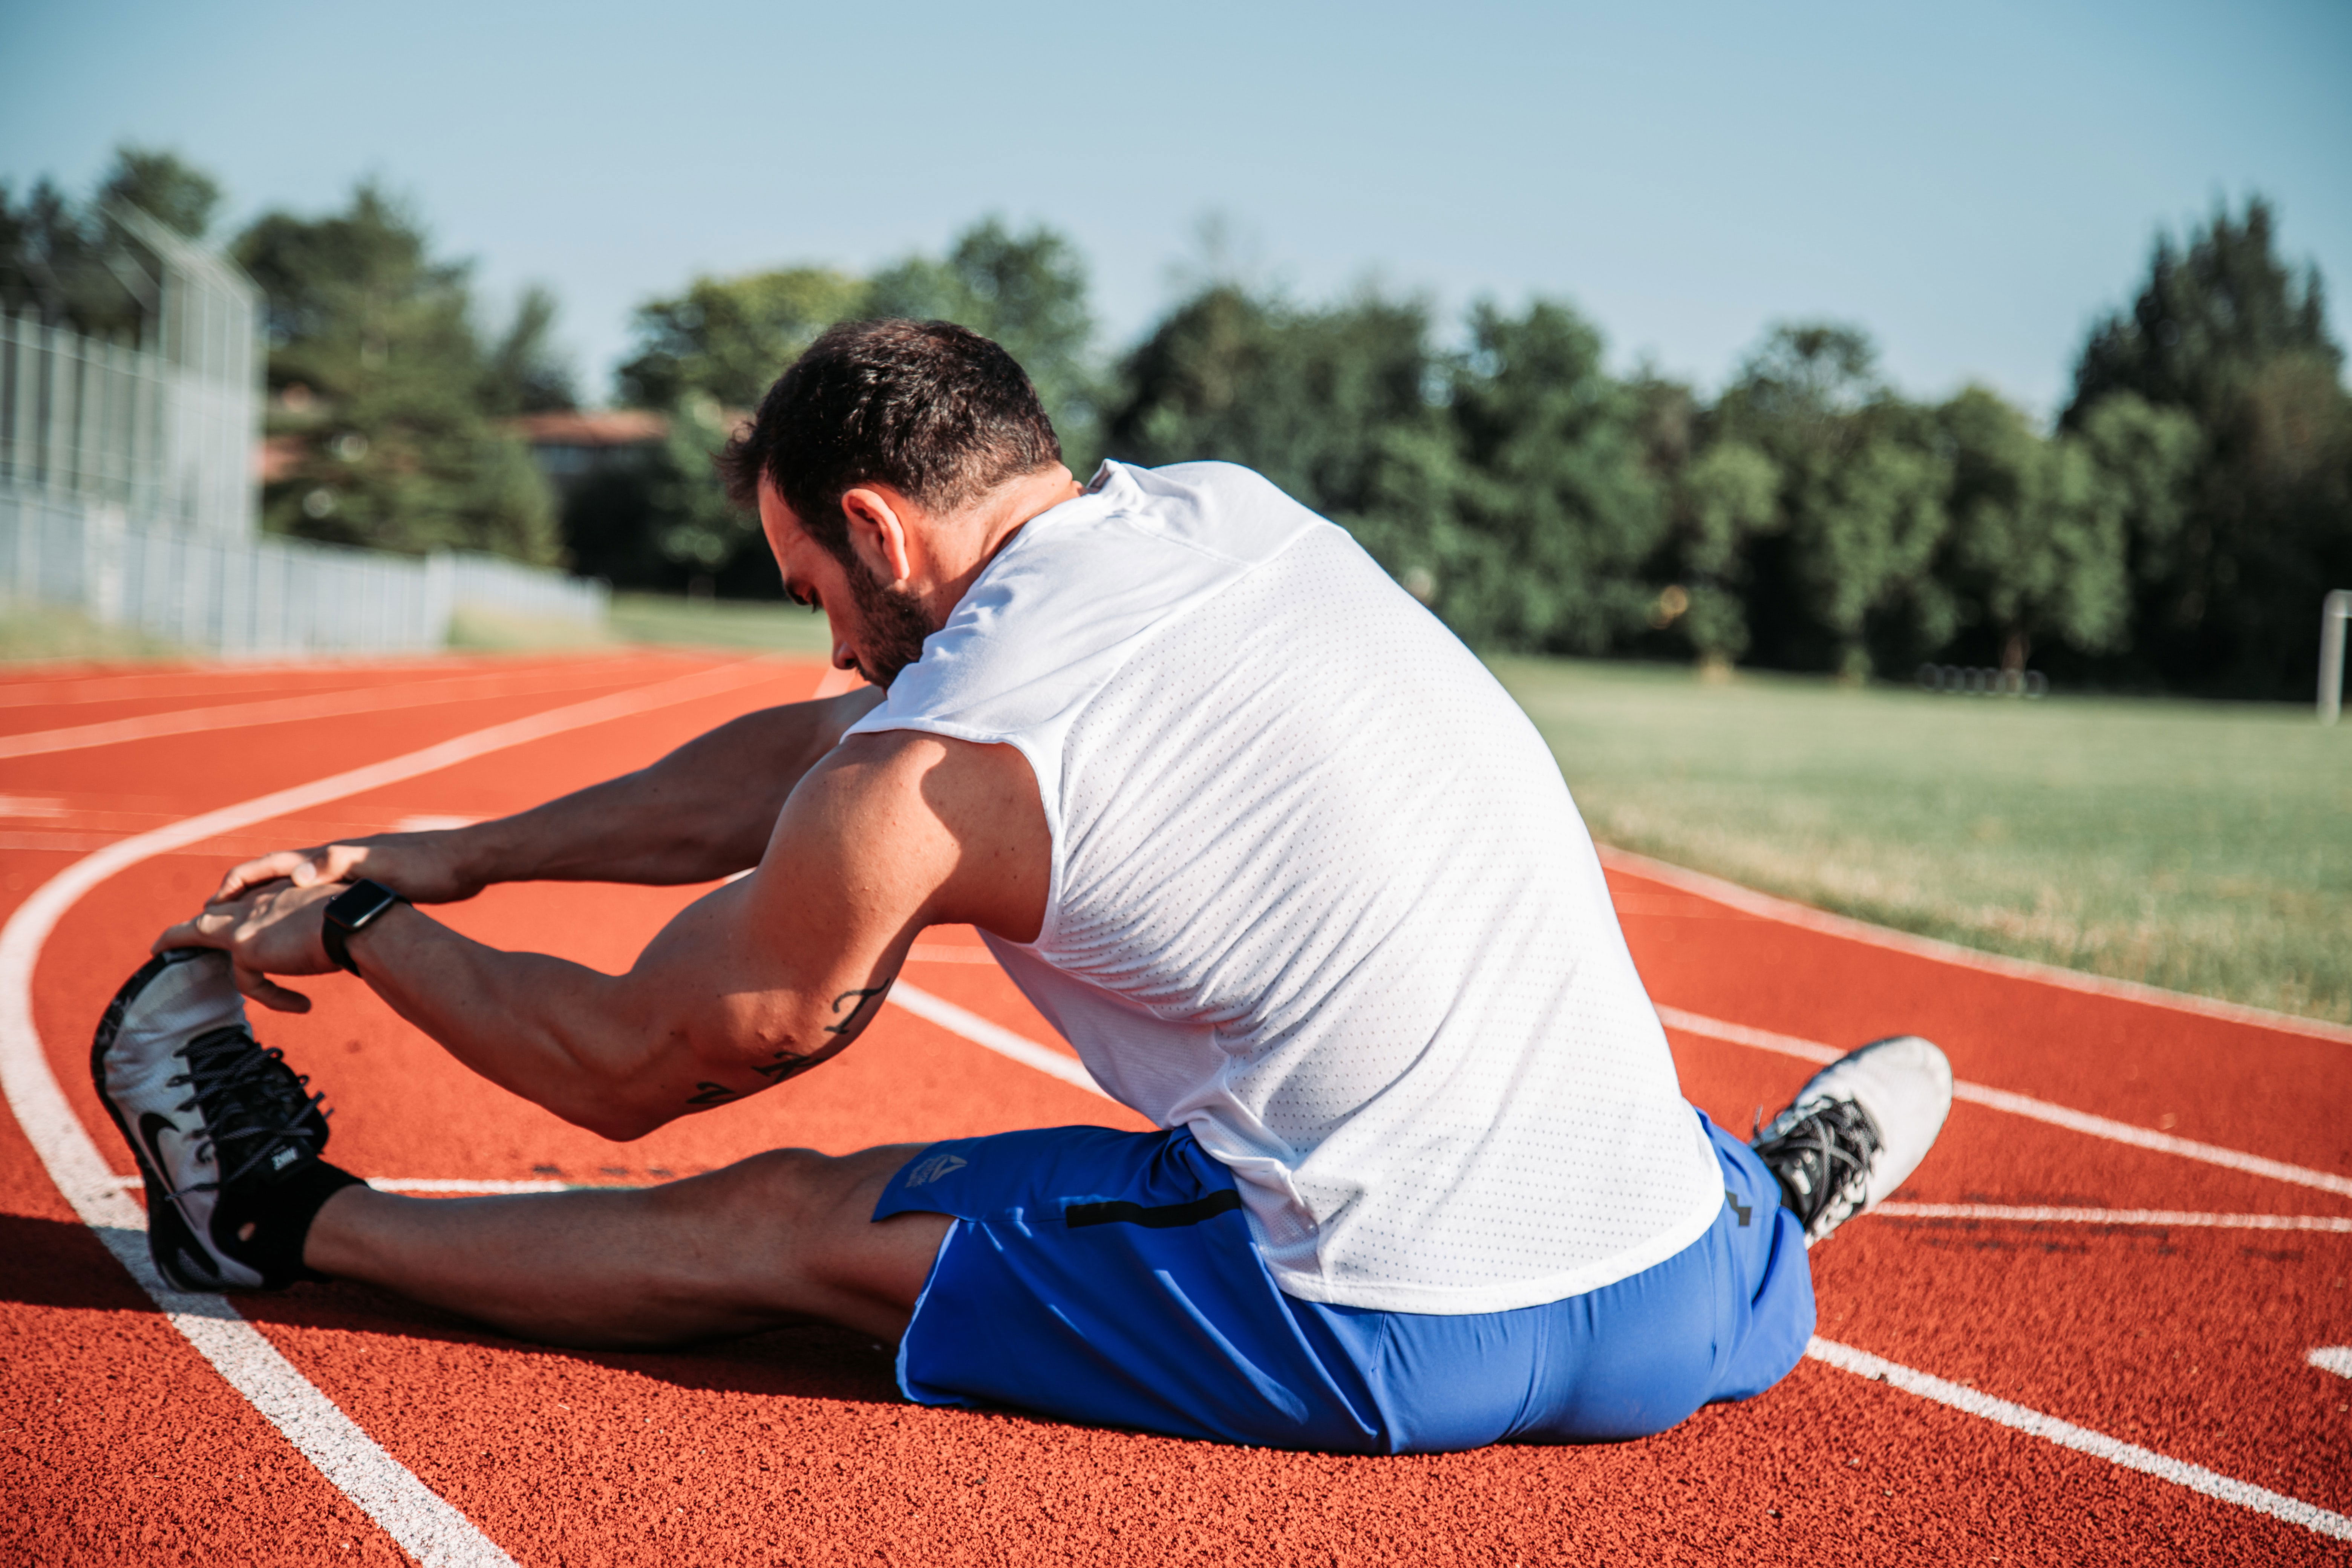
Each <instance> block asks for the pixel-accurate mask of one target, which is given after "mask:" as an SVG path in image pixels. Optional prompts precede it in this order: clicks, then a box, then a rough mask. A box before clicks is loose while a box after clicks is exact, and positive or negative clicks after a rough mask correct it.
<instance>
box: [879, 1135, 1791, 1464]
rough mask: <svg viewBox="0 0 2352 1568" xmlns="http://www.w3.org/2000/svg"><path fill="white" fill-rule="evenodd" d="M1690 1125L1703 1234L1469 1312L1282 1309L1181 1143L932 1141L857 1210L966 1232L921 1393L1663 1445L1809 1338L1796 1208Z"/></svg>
mask: <svg viewBox="0 0 2352 1568" xmlns="http://www.w3.org/2000/svg"><path fill="white" fill-rule="evenodd" d="M1693 1114H1695V1115H1697V1114H1698V1113H1697V1112H1696V1111H1694V1112H1693ZM1699 1120H1700V1122H1701V1123H1702V1125H1705V1126H1706V1131H1707V1134H1708V1136H1709V1137H1710V1138H1711V1139H1712V1140H1713V1141H1714V1144H1715V1151H1716V1157H1717V1160H1718V1161H1719V1162H1720V1163H1721V1164H1722V1167H1723V1186H1724V1205H1723V1211H1722V1213H1721V1214H1719V1215H1717V1218H1716V1222H1715V1224H1714V1226H1711V1227H1710V1228H1709V1229H1708V1231H1707V1233H1706V1235H1705V1236H1703V1237H1700V1238H1699V1239H1698V1240H1697V1241H1696V1242H1694V1243H1692V1244H1691V1246H1689V1247H1686V1248H1685V1249H1684V1250H1683V1251H1682V1252H1679V1253H1677V1254H1675V1256H1674V1257H1673V1258H1668V1259H1667V1260H1666V1261H1664V1263H1661V1264H1658V1265H1657V1266H1656V1267H1654V1268H1649V1269H1647V1270H1644V1271H1643V1272H1642V1273H1640V1274H1636V1275H1634V1276H1633V1277H1632V1278H1631V1279H1621V1280H1619V1281H1618V1282H1617V1283H1616V1284H1614V1285H1610V1286H1606V1287H1603V1288H1602V1289H1598V1290H1593V1291H1590V1292H1588V1293H1586V1294H1584V1295H1581V1296H1571V1297H1569V1298H1568V1299H1567V1300H1560V1301H1553V1302H1550V1303H1549V1304H1547V1305H1544V1306H1539V1307H1522V1308H1519V1309H1517V1310H1514V1311H1507V1312H1483V1313H1476V1314H1471V1315H1465V1316H1440V1315H1435V1314H1430V1313H1421V1312H1381V1311H1372V1310H1366V1309H1363V1308H1358V1307H1338V1306H1328V1305H1324V1304H1322V1303H1319V1302H1314V1301H1301V1300H1295V1299H1294V1298H1292V1297H1289V1296H1286V1295H1284V1294H1283V1293H1282V1292H1281V1291H1280V1290H1278V1289H1276V1288H1275V1284H1274V1279H1273V1277H1272V1276H1271V1275H1269V1274H1268V1273H1267V1272H1266V1268H1265V1263H1264V1262H1263V1261H1262V1260H1261V1259H1260V1258H1259V1256H1258V1250H1257V1245H1256V1243H1255V1241H1253V1240H1252V1239H1251V1237H1250V1230H1249V1222H1248V1219H1247V1217H1246V1216H1245V1215H1244V1214H1243V1213H1242V1204H1241V1194H1239V1193H1237V1192H1236V1191H1234V1179H1233V1176H1232V1174H1231V1173H1229V1172H1227V1171H1226V1169H1225V1168H1224V1167H1223V1165H1221V1164H1219V1163H1217V1162H1216V1161H1215V1160H1213V1159H1211V1158H1210V1157H1209V1156H1208V1155H1207V1154H1206V1153H1204V1152H1202V1150H1201V1148H1200V1146H1199V1145H1198V1144H1197V1143H1195V1142H1193V1140H1192V1134H1191V1133H1190V1132H1189V1131H1182V1130H1181V1129H1180V1130H1178V1131H1168V1132H1120V1131H1112V1130H1111V1129H1108V1128H1103V1127H1046V1128H1039V1129H1037V1130H1035V1131H1024V1132H1005V1133H1000V1134H998V1135H996V1136H994V1137H991V1138H959V1139H952V1140H950V1141H949V1142H942V1143H934V1144H932V1145H931V1146H930V1147H929V1149H926V1150H925V1151H924V1152H922V1153H921V1154H919V1155H918V1156H916V1157H915V1158H914V1159H912V1160H910V1161H908V1163H907V1164H906V1165H905V1167H904V1168H902V1169H901V1170H900V1171H899V1172H898V1174H897V1175H896V1176H894V1177H892V1178H891V1181H890V1185H889V1186H888V1188H887V1189H886V1190H885V1192H884V1193H883V1194H882V1199H881V1202H880V1203H879V1204H877V1205H876V1206H875V1210H874V1217H875V1218H876V1219H877V1220H879V1219H884V1218H887V1217H888V1216H889V1215H896V1214H910V1213H929V1214H945V1215H950V1216H952V1217H953V1218H954V1219H955V1220H956V1222H957V1223H956V1224H955V1225H954V1226H952V1227H951V1228H950V1230H949V1232H948V1235H947V1239H946V1240H945V1241H944V1242H943V1243H942V1244H941V1246H940V1253H939V1258H938V1260H937V1261H936V1262H935V1263H934V1264H933V1265H932V1267H931V1276H930V1279H929V1281H928V1282H927V1283H926V1284H925V1286H924V1287H923V1293H922V1296H921V1297H920V1299H919V1300H917V1302H916V1303H915V1315H914V1321H912V1322H911V1323H910V1324H909V1325H908V1329H907V1335H906V1338H905V1339H904V1340H903V1341H901V1342H900V1343H899V1346H898V1386H899V1387H900V1388H901V1389H903V1390H904V1391H905V1392H906V1394H907V1397H908V1398H909V1399H913V1400H916V1401H919V1402H920V1403H922V1404H925V1405H1011V1406H1014V1407H1017V1408H1020V1409H1024V1410H1029V1411H1034V1412H1036V1413H1038V1414H1040V1415H1051V1416H1055V1417H1057V1418H1060V1419H1063V1420H1071V1421H1083V1422H1089V1423H1095V1424H1098V1425H1104V1426H1131V1427H1140V1428H1143V1429H1145V1430H1147V1431H1152V1432H1163V1433H1167V1434H1169V1435H1171V1436H1180V1437H1202V1438H1212V1439H1218V1440H1222V1441H1224V1442H1232V1443H1249V1444H1256V1445H1260V1446H1263V1447H1276V1448H1316V1449H1325V1450H1333V1451H1339V1452H1344V1453H1372V1454H1394V1453H1437V1452H1444V1451H1449V1450H1454V1449H1460V1448H1475V1447H1483V1446H1485V1445H1486V1444H1488V1443H1497V1442H1505V1441H1513V1440H1516V1441H1521V1442H1592V1441H1603V1440H1608V1439H1613V1438H1622V1437H1640V1436H1647V1435H1649V1434H1651V1433H1654V1432H1663V1431H1664V1430H1665V1429H1666V1428H1667V1427H1669V1426H1674V1425H1675V1424H1676V1423H1677V1422H1679V1421H1681V1420H1682V1419H1683V1418H1684V1417H1685V1416H1687V1415H1690V1413H1691V1412H1692V1411H1694V1410H1696V1409H1697V1408H1698V1407H1699V1406H1700V1405H1706V1404H1709V1403H1711V1402H1714V1401H1717V1400H1728V1399H1745V1398H1748V1396H1749V1395H1751V1394H1760V1393H1762V1392H1763V1391H1764V1390H1765V1389H1767V1388H1769V1387H1770V1386H1771V1385H1772V1384H1775V1383H1778V1382H1779V1381H1780V1379H1781V1378H1782V1377H1783V1376H1785V1375H1786V1374H1787V1373H1788V1371H1789V1369H1790V1367H1793V1366H1794V1365H1796V1364H1797V1360H1798V1358H1799V1357H1800V1356H1801V1355H1802V1354H1803V1353H1804V1350H1805V1342H1806V1340H1807V1338H1808V1337H1809V1336H1810V1335H1811V1333H1812V1331H1813V1285H1812V1276H1811V1273H1810V1272H1809V1271H1808V1270H1807V1268H1806V1266H1805V1247H1804V1233H1803V1231H1802V1228H1801V1226H1799V1225H1798V1223H1797V1220H1796V1216H1795V1215H1791V1214H1790V1213H1789V1212H1788V1211H1786V1210H1785V1209H1783V1208H1782V1207H1781V1206H1780V1188H1779V1186H1778V1185H1777V1184H1775V1183H1774V1181H1773V1179H1772V1174H1771V1173H1770V1172H1769V1171H1768V1170H1766V1169H1765V1168H1764V1165H1763V1163H1762V1162H1761V1161H1759V1160H1758V1159H1757V1158H1756V1156H1755V1155H1754V1154H1753V1153H1752V1152H1749V1150H1748V1146H1747V1145H1746V1144H1744V1143H1742V1142H1739V1141H1738V1139H1736V1138H1733V1137H1730V1136H1728V1135H1727V1134H1725V1133H1724V1132H1722V1131H1720V1130H1718V1129H1717V1128H1716V1127H1715V1126H1714V1125H1713V1124H1711V1123H1708V1122H1707V1121H1706V1117H1705V1116H1704V1115H1700V1116H1699Z"/></svg>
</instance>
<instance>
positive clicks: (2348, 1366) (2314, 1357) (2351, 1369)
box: [2304, 1345, 2352, 1377]
mask: <svg viewBox="0 0 2352 1568" xmlns="http://www.w3.org/2000/svg"><path fill="white" fill-rule="evenodd" d="M2304 1359H2305V1361H2308V1362H2309V1363H2311V1364H2312V1365H2314V1366H2315V1367H2317V1368H2318V1369H2319V1370H2320V1371H2322V1372H2332V1373H2335V1374H2336V1376H2338V1377H2352V1345H2322V1346H2320V1347H2319V1348H2318V1349H2317V1350H2315V1351H2314V1352H2311V1353H2310V1354H2309V1355H2308V1356H2305V1358H2304Z"/></svg>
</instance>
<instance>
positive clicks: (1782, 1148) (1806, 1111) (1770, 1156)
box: [1754, 1100, 1885, 1240]
mask: <svg viewBox="0 0 2352 1568" xmlns="http://www.w3.org/2000/svg"><path fill="white" fill-rule="evenodd" d="M1781 1120H1782V1121H1785V1122H1786V1125H1785V1126H1778V1127H1777V1130H1776V1131H1774V1132H1773V1133H1772V1135H1771V1136H1769V1137H1759V1138H1758V1139H1757V1141H1756V1142H1755V1144H1754V1148H1755V1151H1756V1156H1757V1158H1759V1159H1760V1160H1762V1161H1763V1162H1764V1163H1765V1164H1766V1165H1768V1166H1769V1167H1770V1168H1771V1171H1772V1173H1773V1174H1774V1175H1775V1176H1777V1177H1779V1178H1780V1188H1781V1191H1782V1192H1783V1193H1784V1194H1786V1196H1787V1198H1788V1202H1789V1207H1790V1209H1791V1210H1793V1211H1794V1212H1795V1214H1796V1215H1797V1218H1798V1219H1799V1220H1800V1221H1801V1222H1802V1223H1803V1225H1804V1227H1805V1234H1806V1235H1808V1236H1810V1237H1813V1238H1814V1239H1816V1240H1818V1239H1820V1237H1822V1236H1826V1235H1828V1234H1829V1232H1830V1231H1831V1230H1832V1229H1833V1228H1835V1227H1836V1226H1837V1225H1838V1224H1839V1223H1840V1222H1841V1221H1843V1220H1844V1219H1846V1218H1848V1217H1850V1216H1851V1215H1853V1213H1854V1212H1855V1211H1856V1210H1858V1209H1859V1208H1861V1207H1862V1205H1863V1202H1864V1199H1865V1198H1866V1197H1867V1196H1868V1195H1869V1190H1870V1168H1871V1166H1872V1165H1873V1164H1874V1163H1876V1161H1877V1158H1878V1152H1879V1151H1880V1150H1881V1149H1883V1148H1885V1139H1884V1138H1883V1137H1882V1136H1881V1135H1880V1133H1879V1131H1878V1123H1876V1122H1875V1121H1872V1120H1871V1119H1870V1115H1869V1113H1868V1112H1867V1111H1865V1110H1863V1109H1862V1107H1861V1106H1860V1105H1858V1104H1856V1103H1855V1102H1854V1101H1853V1100H1815V1101H1813V1102H1812V1103H1811V1104H1810V1105H1803V1106H1798V1107H1794V1108H1792V1109H1791V1110H1787V1111H1784V1112H1782V1115H1781ZM1824 1220H1826V1222H1827V1223H1826V1224H1823V1223H1822V1222H1823V1221H1824Z"/></svg>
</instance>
